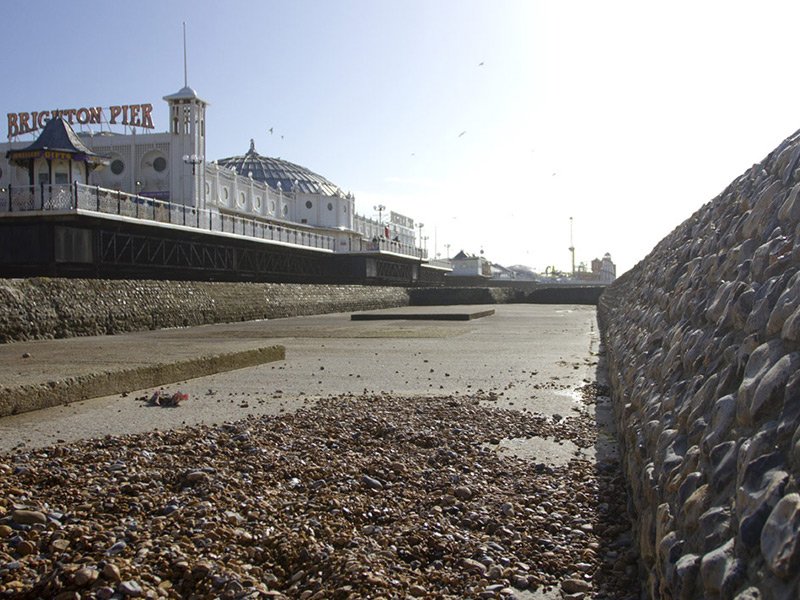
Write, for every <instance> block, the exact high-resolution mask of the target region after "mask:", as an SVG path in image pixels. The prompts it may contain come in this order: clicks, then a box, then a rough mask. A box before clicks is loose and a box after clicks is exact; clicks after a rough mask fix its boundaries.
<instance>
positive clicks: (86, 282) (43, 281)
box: [0, 278, 409, 342]
mask: <svg viewBox="0 0 800 600" xmlns="http://www.w3.org/2000/svg"><path fill="white" fill-rule="evenodd" d="M408 303H409V300H408V292H407V291H406V289H404V288H401V287H379V286H359V285H302V284H280V283H218V282H215V283H209V282H191V281H125V280H102V279H49V278H32V279H0V342H10V341H21V340H30V339H48V338H61V337H72V336H79V335H104V334H115V333H123V332H126V331H142V330H147V329H161V328H165V327H185V326H190V325H204V324H208V323H223V322H233V321H249V320H253V319H275V318H280V317H291V316H299V315H311V314H321V313H331V312H347V311H357V310H371V309H378V308H394V307H397V306H406V305H408Z"/></svg>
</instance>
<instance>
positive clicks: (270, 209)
mask: <svg viewBox="0 0 800 600" xmlns="http://www.w3.org/2000/svg"><path fill="white" fill-rule="evenodd" d="M269 212H271V213H274V212H275V200H270V201H269Z"/></svg>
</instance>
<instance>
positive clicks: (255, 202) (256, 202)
mask: <svg viewBox="0 0 800 600" xmlns="http://www.w3.org/2000/svg"><path fill="white" fill-rule="evenodd" d="M253 206H255V207H256V209H259V208H261V196H256V197H255V200H253Z"/></svg>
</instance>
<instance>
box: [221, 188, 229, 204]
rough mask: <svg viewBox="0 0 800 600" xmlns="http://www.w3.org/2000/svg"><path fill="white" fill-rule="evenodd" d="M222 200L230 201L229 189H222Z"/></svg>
mask: <svg viewBox="0 0 800 600" xmlns="http://www.w3.org/2000/svg"><path fill="white" fill-rule="evenodd" d="M222 199H223V200H225V202H227V201H228V188H222Z"/></svg>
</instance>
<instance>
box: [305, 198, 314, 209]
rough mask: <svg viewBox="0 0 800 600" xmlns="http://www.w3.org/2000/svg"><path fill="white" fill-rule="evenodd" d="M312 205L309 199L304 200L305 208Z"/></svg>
mask: <svg viewBox="0 0 800 600" xmlns="http://www.w3.org/2000/svg"><path fill="white" fill-rule="evenodd" d="M312 206H314V205H313V204H311V200H306V208H311V207H312Z"/></svg>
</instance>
